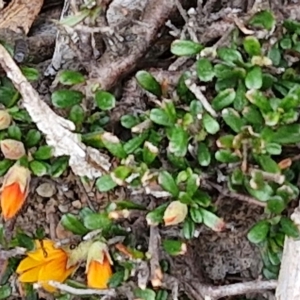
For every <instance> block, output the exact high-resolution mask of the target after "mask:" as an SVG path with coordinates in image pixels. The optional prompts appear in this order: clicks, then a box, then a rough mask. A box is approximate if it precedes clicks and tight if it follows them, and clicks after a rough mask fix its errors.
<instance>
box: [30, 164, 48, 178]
mask: <svg viewBox="0 0 300 300" xmlns="http://www.w3.org/2000/svg"><path fill="white" fill-rule="evenodd" d="M29 167H30V170H31V171H32V173H33V174H34V175H36V176H38V177H42V176H44V175H47V174H48V169H49V166H48V165H47V164H45V163H44V162H41V161H37V160H32V161H31V162H30V163H29Z"/></svg>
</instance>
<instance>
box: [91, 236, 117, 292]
mask: <svg viewBox="0 0 300 300" xmlns="http://www.w3.org/2000/svg"><path fill="white" fill-rule="evenodd" d="M112 264H113V262H112V259H111V257H110V255H109V252H108V249H107V246H106V245H105V244H104V243H101V242H99V241H97V242H94V243H93V244H92V246H91V247H90V249H89V252H88V257H87V264H86V273H87V284H88V286H89V287H91V288H95V289H106V288H107V284H108V281H109V279H110V278H111V276H112V274H113V272H112V268H111V265H112Z"/></svg>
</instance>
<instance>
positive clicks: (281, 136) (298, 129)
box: [271, 124, 300, 145]
mask: <svg viewBox="0 0 300 300" xmlns="http://www.w3.org/2000/svg"><path fill="white" fill-rule="evenodd" d="M271 141H272V142H274V143H277V144H280V145H285V144H297V143H300V125H299V124H289V125H284V126H281V127H279V128H278V129H277V130H276V131H275V132H274V133H273V134H272V136H271Z"/></svg>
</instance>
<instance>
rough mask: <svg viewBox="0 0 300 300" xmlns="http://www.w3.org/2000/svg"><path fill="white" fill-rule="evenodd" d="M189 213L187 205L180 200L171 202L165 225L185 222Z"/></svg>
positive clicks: (165, 217)
mask: <svg viewBox="0 0 300 300" xmlns="http://www.w3.org/2000/svg"><path fill="white" fill-rule="evenodd" d="M187 213H188V207H187V205H186V204H184V203H182V202H180V201H179V200H177V201H173V202H171V203H170V204H169V206H168V207H167V209H166V210H165V213H164V222H165V225H166V226H170V225H176V224H179V223H181V222H183V221H184V219H185V217H186V215H187Z"/></svg>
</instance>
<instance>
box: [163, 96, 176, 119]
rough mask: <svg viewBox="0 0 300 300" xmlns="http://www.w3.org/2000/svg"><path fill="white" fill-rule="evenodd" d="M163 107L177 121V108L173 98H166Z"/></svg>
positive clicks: (170, 117)
mask: <svg viewBox="0 0 300 300" xmlns="http://www.w3.org/2000/svg"><path fill="white" fill-rule="evenodd" d="M161 108H162V109H163V110H164V111H165V112H166V114H167V115H168V117H169V119H170V120H171V121H172V122H173V123H175V122H176V119H177V115H176V108H175V105H174V101H173V100H168V99H164V100H163V101H162V106H161Z"/></svg>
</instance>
